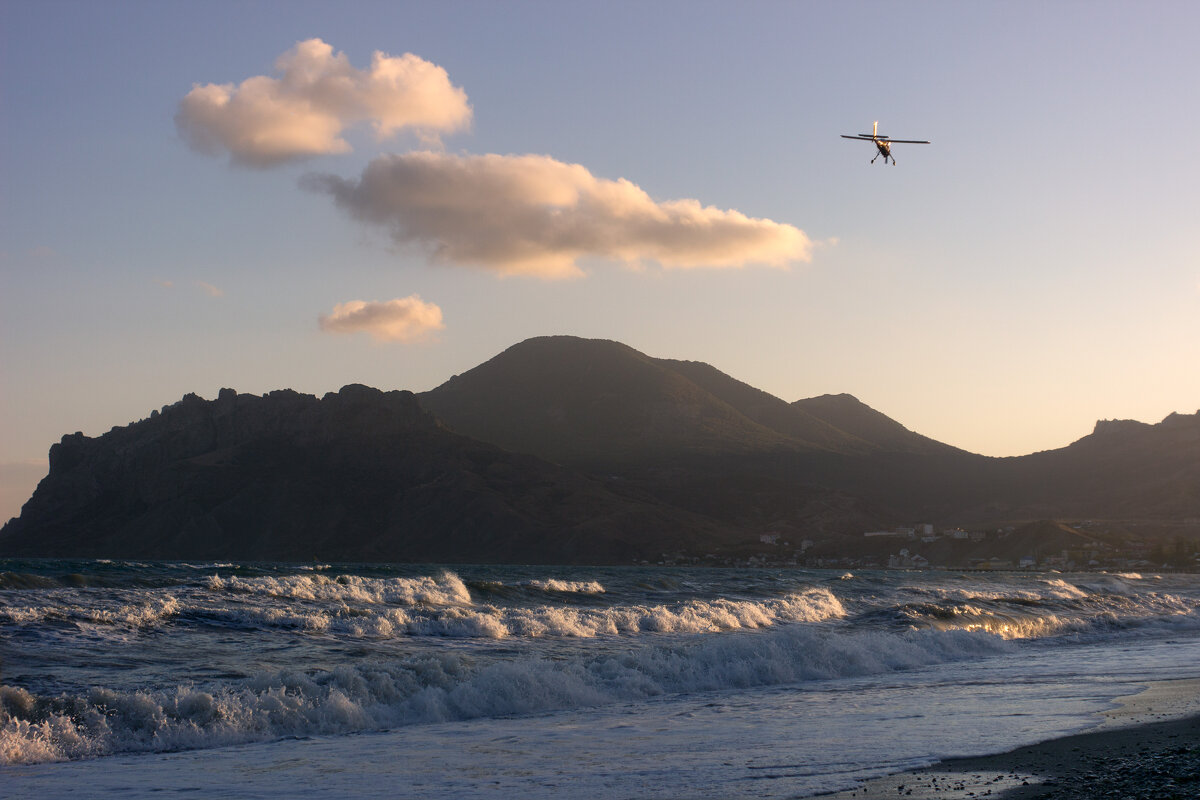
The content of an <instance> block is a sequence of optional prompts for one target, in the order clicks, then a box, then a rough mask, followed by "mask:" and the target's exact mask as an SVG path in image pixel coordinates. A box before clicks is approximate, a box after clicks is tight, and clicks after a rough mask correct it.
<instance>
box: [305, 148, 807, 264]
mask: <svg viewBox="0 0 1200 800" xmlns="http://www.w3.org/2000/svg"><path fill="white" fill-rule="evenodd" d="M302 185H304V186H306V187H307V188H309V189H313V190H316V191H320V192H324V193H327V194H329V195H331V196H332V197H333V198H334V200H335V201H336V203H337V204H338V205H339V206H340V207H341V208H342V209H344V210H345V211H346V212H347V213H349V214H350V215H351V216H352V217H354V218H355V219H358V220H361V221H363V222H367V223H372V224H376V225H381V226H384V227H386V228H387V229H388V230H389V231H390V233H391V235H392V237H393V238H394V239H395V240H396V241H397V242H399V243H409V242H417V243H421V244H425V245H427V246H430V247H432V248H433V251H434V256H435V258H436V259H437V260H438V261H442V262H447V263H452V264H473V265H477V266H482V267H485V268H488V269H492V270H495V271H496V272H499V273H501V274H504V275H533V276H537V277H542V278H561V277H569V276H573V275H578V274H580V270H579V266H578V261H579V259H581V258H586V257H599V258H603V259H609V260H615V261H621V262H626V263H629V264H637V263H642V262H646V261H653V262H657V263H658V264H660V265H662V266H663V267H674V268H689V267H725V268H730V267H745V266H749V265H751V264H761V265H767V266H774V267H784V266H787V265H788V264H791V263H794V262H797V261H807V260H809V258H810V256H811V250H812V243H811V242H810V240H809V238H808V236H806V235H805V233H804V232H803V231H801V230H800V229H798V228H795V227H793V226H791V225H786V224H781V223H778V222H773V221H771V220H769V219H755V218H752V217H748V216H746V215H745V214H742V213H740V212H738V211H732V210H730V211H723V210H721V209H718V208H714V207H712V206H702V205H701V204H700V203H699V202H697V201H695V200H672V201H669V202H656V201H654V200H653V199H651V197H650V196H649V195H648V194H646V192H644V191H643V190H642V189H641V188H639V187H638V186H637V185H635V184H633V183H631V182H630V181H627V180H624V179H621V180H615V181H614V180H607V179H604V178H597V177H595V176H594V175H592V174H591V172H589V171H588V170H587V169H586V168H585V167H583V166H581V165H579V164H566V163H563V162H561V161H556V160H555V159H553V158H550V157H548V156H537V155H524V156H512V155H508V156H502V155H480V156H457V155H449V154H445V153H435V152H416V153H407V154H403V155H390V156H381V157H379V158H375V159H373V160H372V161H371V162H370V163H369V164H368V165H367V167H366V169H365V170H364V171H363V173H362V177H361V178H359V179H358V180H347V179H343V178H340V177H337V176H333V175H308V176H305V178H303V179H302Z"/></svg>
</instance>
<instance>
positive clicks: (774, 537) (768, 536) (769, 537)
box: [758, 533, 779, 544]
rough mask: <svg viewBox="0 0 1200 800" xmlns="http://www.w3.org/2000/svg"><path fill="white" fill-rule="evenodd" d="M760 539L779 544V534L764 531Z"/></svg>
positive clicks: (764, 542) (765, 542)
mask: <svg viewBox="0 0 1200 800" xmlns="http://www.w3.org/2000/svg"><path fill="white" fill-rule="evenodd" d="M758 540H759V541H760V542H762V543H763V544H779V534H778V533H763V534H760V535H759V537H758Z"/></svg>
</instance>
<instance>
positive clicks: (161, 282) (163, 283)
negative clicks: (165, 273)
mask: <svg viewBox="0 0 1200 800" xmlns="http://www.w3.org/2000/svg"><path fill="white" fill-rule="evenodd" d="M154 282H155V283H156V284H157V285H158V286H160V287H161V288H163V289H174V288H175V281H165V280H163V279H161V278H155V279H154Z"/></svg>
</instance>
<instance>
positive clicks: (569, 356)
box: [418, 336, 953, 464]
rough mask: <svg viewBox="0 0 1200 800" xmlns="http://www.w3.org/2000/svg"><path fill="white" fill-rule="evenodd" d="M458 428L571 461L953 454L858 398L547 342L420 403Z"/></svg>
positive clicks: (506, 356) (496, 361)
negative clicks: (793, 395)
mask: <svg viewBox="0 0 1200 800" xmlns="http://www.w3.org/2000/svg"><path fill="white" fill-rule="evenodd" d="M418 397H419V398H420V401H421V404H422V405H423V406H424V407H425V408H428V409H429V410H430V411H432V412H433V413H434V414H435V415H436V416H437V417H438V418H439V419H442V420H443V421H445V422H446V423H447V424H448V425H449V426H450V427H452V428H453V429H454V430H456V431H458V432H460V433H463V434H465V435H467V436H471V437H474V438H477V439H481V440H483V441H488V442H492V443H494V444H497V445H499V446H501V447H504V448H506V449H510V450H514V451H519V452H525V453H533V454H537V455H539V456H541V457H543V458H547V459H551V460H554V461H558V462H562V463H572V464H594V463H600V462H603V463H620V462H625V461H637V460H641V459H646V458H661V457H675V456H679V455H681V454H684V453H687V454H690V455H694V456H702V455H712V454H715V453H720V454H739V453H740V454H747V453H761V452H769V451H779V450H788V451H793V452H811V453H842V454H851V455H864V454H868V453H871V452H875V451H880V450H887V451H902V452H921V453H925V452H947V451H952V450H953V448H950V447H948V446H947V445H941V444H939V443H937V442H934V441H933V440H931V439H927V438H925V437H923V436H919V435H918V434H915V433H912V432H910V431H908V430H907V429H905V428H904V427H903V426H901V425H900V424H899V423H897V422H894V421H892V420H890V419H888V418H887V417H885V416H884V415H882V414H880V413H878V412H876V411H874V410H872V409H871V408H869V407H867V406H866V405H864V404H862V403H860V402H858V401H857V400H855V399H854V398H852V397H850V396H849V395H839V396H837V397H832V396H830V395H826V396H825V397H823V398H814V399H812V400H801V401H799V402H797V403H792V404H789V403H787V402H785V401H783V400H781V399H779V398H777V397H775V396H773V395H770V394H768V393H767V392H764V391H762V390H761V389H755V388H754V387H752V386H749V385H748V384H745V383H742V382H741V381H738V380H736V379H734V378H731V377H730V376H728V375H726V374H725V373H723V372H721V371H719V370H717V369H715V368H714V367H712V366H710V365H708V364H704V363H701V362H697V361H675V360H671V359H658V358H651V357H649V356H647V355H645V354H643V353H640V352H638V351H637V350H634V349H633V348H631V347H628V346H627V345H623V344H620V343H619V342H612V341H606V340H598V339H580V338H576V337H572V336H547V337H539V338H536V339H529V340H526V341H524V342H521V343H520V344H516V345H513V346H512V347H510V348H508V349H507V350H505V351H504V352H502V353H500V354H499V355H497V356H496V357H495V358H492V359H490V360H489V361H487V362H485V363H483V364H481V365H479V366H478V367H475V368H474V369H471V370H469V371H467V372H465V373H463V374H462V375H457V376H455V377H453V378H451V379H450V380H449V381H447V382H446V383H444V384H442V385H441V386H439V387H437V388H436V389H433V390H432V391H429V392H425V393H423V394H421V395H418Z"/></svg>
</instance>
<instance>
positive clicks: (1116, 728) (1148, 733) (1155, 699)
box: [824, 680, 1200, 800]
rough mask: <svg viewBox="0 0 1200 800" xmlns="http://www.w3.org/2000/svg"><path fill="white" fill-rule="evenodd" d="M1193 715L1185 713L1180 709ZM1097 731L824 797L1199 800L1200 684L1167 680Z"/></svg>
mask: <svg viewBox="0 0 1200 800" xmlns="http://www.w3.org/2000/svg"><path fill="white" fill-rule="evenodd" d="M1181 713H1183V714H1189V716H1186V717H1183V718H1180V716H1179V715H1180V714H1181ZM1106 717H1107V719H1106V720H1105V721H1104V722H1103V723H1102V724H1101V725H1100V726H1099V727H1098V728H1097V729H1096V730H1093V731H1089V732H1087V733H1082V734H1077V735H1075V736H1068V737H1065V738H1062V739H1052V740H1050V741H1046V742H1041V743H1039V744H1035V745H1030V746H1028V747H1021V748H1018V749H1016V750H1012V751H1010V752H1008V753H1000V754H997V755H991V756H979V757H970V758H954V759H947V760H945V761H942V762H941V763H939V764H935V765H933V766H931V767H927V768H924V769H918V770H913V771H912V772H906V773H901V774H899V775H890V776H888V777H886V778H878V779H875V780H872V781H867V782H864V783H863V784H862V785H861V786H859V787H858V788H856V789H851V790H848V791H844V792H838V793H836V794H831V795H824V798H825V799H826V800H849V798H854V800H875V799H876V798H914V800H932V799H933V798H937V799H938V800H976V799H977V798H989V800H1034V799H1035V798H1037V799H1039V800H1043V799H1044V800H1101V799H1102V798H1120V800H1151V799H1153V800H1176V799H1177V800H1195V798H1200V681H1196V680H1184V681H1162V682H1158V683H1154V684H1151V685H1150V686H1149V688H1148V689H1147V690H1146V691H1145V692H1143V693H1141V694H1139V695H1136V696H1134V697H1131V698H1126V699H1125V700H1124V701H1123V702H1122V703H1121V705H1120V706H1119V707H1118V708H1115V709H1113V710H1112V711H1110V712H1108V714H1107V715H1106Z"/></svg>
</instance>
